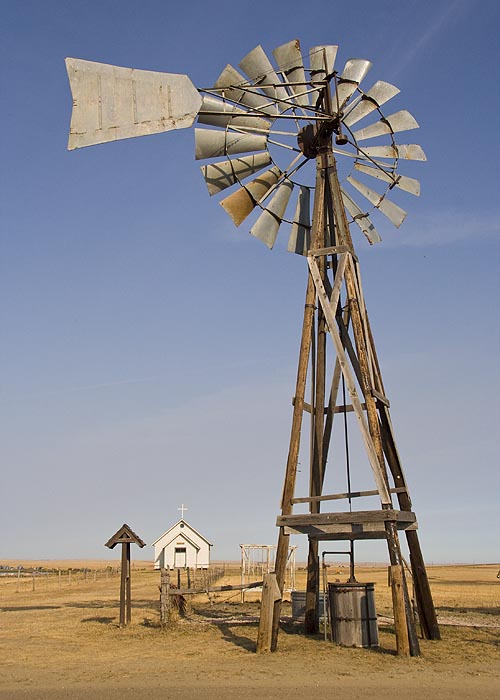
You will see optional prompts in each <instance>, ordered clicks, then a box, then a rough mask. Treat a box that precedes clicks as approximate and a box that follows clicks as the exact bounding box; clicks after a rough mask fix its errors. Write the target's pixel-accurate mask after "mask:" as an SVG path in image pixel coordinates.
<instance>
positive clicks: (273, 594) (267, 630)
mask: <svg viewBox="0 0 500 700" xmlns="http://www.w3.org/2000/svg"><path fill="white" fill-rule="evenodd" d="M280 600H281V591H280V588H279V586H278V582H277V580H276V574H275V573H270V574H266V575H265V576H264V584H263V586H262V603H261V607H260V620H259V631H258V634H257V653H258V654H260V653H263V652H269V651H272V645H273V619H274V610H275V606H276V603H278V602H279V601H280Z"/></svg>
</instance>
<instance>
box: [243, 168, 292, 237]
mask: <svg viewBox="0 0 500 700" xmlns="http://www.w3.org/2000/svg"><path fill="white" fill-rule="evenodd" d="M292 190H293V184H292V183H291V182H289V181H288V180H286V181H285V182H283V183H281V185H279V187H278V188H277V189H276V192H275V193H274V194H273V196H272V199H271V201H270V202H269V204H267V205H266V208H265V209H264V211H263V212H262V214H261V215H260V216H259V218H258V219H257V221H256V222H255V224H254V225H253V226H252V228H251V229H250V233H251V234H252V236H255V238H258V239H259V240H261V241H262V242H263V243H265V244H266V245H267V247H268V248H273V246H274V244H275V242H276V237H277V235H278V230H279V227H280V226H281V222H282V220H283V217H284V216H285V210H286V208H287V205H288V201H289V199H290V196H291V194H292Z"/></svg>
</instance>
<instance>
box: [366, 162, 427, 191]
mask: <svg viewBox="0 0 500 700" xmlns="http://www.w3.org/2000/svg"><path fill="white" fill-rule="evenodd" d="M354 167H355V168H356V170H359V171H360V172H361V173H364V174H365V175H369V176H370V177H375V178H377V180H383V181H384V182H387V183H389V184H391V185H394V186H395V187H399V189H400V190H404V191H405V192H409V193H410V194H413V195H415V197H418V196H420V182H419V181H418V180H415V178H413V177H407V176H406V175H395V174H393V173H392V172H390V173H388V172H386V171H385V170H383V169H382V168H376V167H372V166H371V165H365V164H364V163H359V162H358V163H355V164H354Z"/></svg>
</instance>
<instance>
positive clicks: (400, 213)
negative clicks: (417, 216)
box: [347, 175, 407, 228]
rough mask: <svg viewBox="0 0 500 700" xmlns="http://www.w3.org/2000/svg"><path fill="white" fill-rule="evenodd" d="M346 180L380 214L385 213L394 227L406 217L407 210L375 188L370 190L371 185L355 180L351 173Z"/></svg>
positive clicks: (397, 226) (398, 225)
mask: <svg viewBox="0 0 500 700" xmlns="http://www.w3.org/2000/svg"><path fill="white" fill-rule="evenodd" d="M347 181H348V182H349V183H350V184H351V185H352V186H353V187H355V188H356V189H357V190H358V192H360V193H361V194H362V195H363V196H364V197H366V199H367V200H368V201H369V202H370V203H371V204H373V206H374V207H375V208H376V209H379V210H380V211H381V212H382V214H385V216H387V218H388V219H389V220H390V221H391V222H392V223H393V224H394V226H395V227H396V228H399V227H400V226H401V224H402V223H403V221H404V220H405V218H406V214H407V212H405V210H404V209H401V207H398V205H397V204H395V203H394V202H391V201H390V199H387V197H385V196H384V195H381V194H379V193H378V192H376V191H375V190H372V189H371V187H368V186H367V185H365V184H364V183H362V182H359V180H356V178H354V177H352V175H349V176H348V177H347Z"/></svg>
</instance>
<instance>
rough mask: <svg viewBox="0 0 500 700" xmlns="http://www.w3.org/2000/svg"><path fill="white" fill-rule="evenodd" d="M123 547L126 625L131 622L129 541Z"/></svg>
mask: <svg viewBox="0 0 500 700" xmlns="http://www.w3.org/2000/svg"><path fill="white" fill-rule="evenodd" d="M125 547H126V550H127V553H126V556H127V591H126V598H127V625H128V624H129V623H130V622H131V620H132V595H131V582H130V574H131V566H130V542H126V543H125Z"/></svg>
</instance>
